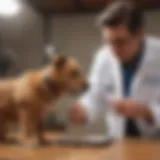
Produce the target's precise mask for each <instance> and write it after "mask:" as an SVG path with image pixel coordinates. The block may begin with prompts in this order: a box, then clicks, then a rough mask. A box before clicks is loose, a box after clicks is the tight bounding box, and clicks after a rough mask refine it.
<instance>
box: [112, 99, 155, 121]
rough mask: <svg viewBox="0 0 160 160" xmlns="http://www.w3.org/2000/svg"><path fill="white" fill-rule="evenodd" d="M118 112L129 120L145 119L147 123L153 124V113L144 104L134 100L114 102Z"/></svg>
mask: <svg viewBox="0 0 160 160" xmlns="http://www.w3.org/2000/svg"><path fill="white" fill-rule="evenodd" d="M112 104H113V106H114V107H115V109H116V111H117V112H118V113H119V114H122V115H123V116H125V117H128V118H143V119H144V120H146V121H147V122H153V117H152V113H151V111H150V110H149V109H148V107H147V106H145V105H144V104H141V103H138V102H137V101H135V100H132V99H124V100H119V101H114V102H112Z"/></svg>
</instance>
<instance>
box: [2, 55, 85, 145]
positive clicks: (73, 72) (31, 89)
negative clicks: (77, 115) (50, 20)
mask: <svg viewBox="0 0 160 160" xmlns="http://www.w3.org/2000/svg"><path fill="white" fill-rule="evenodd" d="M85 87H86V82H85V80H84V75H83V73H82V70H81V67H80V65H79V64H78V62H77V61H76V60H75V59H74V58H71V57H65V56H54V58H52V63H51V64H50V65H48V66H47V67H46V68H44V69H42V70H40V71H32V72H28V73H25V74H23V75H22V76H20V77H18V78H15V79H7V80H1V81H0V140H4V139H5V138H6V137H5V135H6V126H7V123H8V122H13V121H18V122H20V126H21V127H22V131H23V134H22V135H23V136H24V137H23V138H24V139H23V140H26V141H29V140H30V139H32V138H33V137H34V138H36V139H38V141H39V142H43V141H44V135H43V127H42V119H43V116H44V113H45V111H46V110H47V106H48V105H49V104H50V103H51V102H54V101H56V100H57V99H58V98H59V97H61V96H62V94H63V93H66V92H69V91H73V92H77V91H78V92H79V91H82V90H83V89H85Z"/></svg>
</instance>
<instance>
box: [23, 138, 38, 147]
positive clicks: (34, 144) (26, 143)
mask: <svg viewBox="0 0 160 160" xmlns="http://www.w3.org/2000/svg"><path fill="white" fill-rule="evenodd" d="M21 146H22V147H24V148H28V149H34V148H37V147H38V146H39V143H38V141H37V140H36V139H28V138H27V139H25V140H23V141H21Z"/></svg>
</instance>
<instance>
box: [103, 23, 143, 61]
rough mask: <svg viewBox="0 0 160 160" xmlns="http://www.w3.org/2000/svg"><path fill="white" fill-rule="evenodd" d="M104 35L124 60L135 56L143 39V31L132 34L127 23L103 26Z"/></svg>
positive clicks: (106, 40)
mask: <svg viewBox="0 0 160 160" xmlns="http://www.w3.org/2000/svg"><path fill="white" fill-rule="evenodd" d="M102 36H103V38H104V40H105V42H106V43H107V44H109V45H110V46H111V48H112V49H113V51H114V53H115V54H116V55H117V56H118V57H119V58H120V60H121V61H123V62H127V61H130V60H131V59H132V58H133V57H134V56H135V54H136V53H137V52H138V50H139V48H140V45H141V42H142V39H143V34H142V32H141V31H139V32H137V33H136V34H131V33H130V32H129V30H128V29H127V27H126V26H125V25H120V26H117V27H106V28H103V29H102Z"/></svg>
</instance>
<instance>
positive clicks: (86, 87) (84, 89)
mask: <svg viewBox="0 0 160 160" xmlns="http://www.w3.org/2000/svg"><path fill="white" fill-rule="evenodd" d="M88 89H89V84H88V83H85V84H84V86H83V91H86V90H88Z"/></svg>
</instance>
